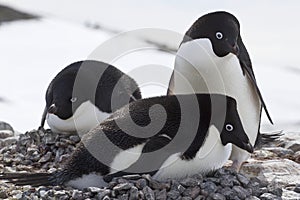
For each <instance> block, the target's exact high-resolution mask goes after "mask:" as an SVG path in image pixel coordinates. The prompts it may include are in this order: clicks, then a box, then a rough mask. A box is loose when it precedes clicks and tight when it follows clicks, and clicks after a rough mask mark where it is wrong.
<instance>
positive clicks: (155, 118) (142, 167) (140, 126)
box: [0, 94, 253, 188]
mask: <svg viewBox="0 0 300 200" xmlns="http://www.w3.org/2000/svg"><path fill="white" fill-rule="evenodd" d="M124 125H125V126H124ZM230 143H232V144H234V145H237V146H238V147H240V148H242V149H245V150H247V151H248V152H250V153H252V152H253V147H252V145H251V143H250V141H249V138H248V137H247V134H246V133H245V131H244V129H243V126H242V123H241V121H240V118H239V115H238V112H237V106H236V101H235V99H233V98H231V97H228V96H224V95H218V94H195V95H194V94H190V95H176V96H162V97H153V98H149V99H141V100H137V101H134V102H131V103H130V104H129V105H126V106H124V107H122V108H121V109H119V110H117V111H116V112H115V113H114V114H112V115H111V116H110V117H109V118H108V119H106V120H105V121H103V122H102V123H101V124H100V125H98V126H97V127H96V128H95V129H93V130H91V131H90V132H88V133H87V134H85V135H84V136H83V138H82V140H81V143H80V145H79V146H78V147H77V149H76V150H75V151H74V153H73V154H72V155H71V156H70V158H69V160H68V161H67V163H66V165H65V166H64V168H63V169H62V170H60V171H57V172H54V173H37V174H29V173H5V174H1V175H0V179H2V180H3V179H5V180H8V181H9V182H11V183H14V184H16V185H32V186H39V185H69V186H72V187H75V188H85V187H90V186H103V185H104V184H105V182H104V180H105V181H109V180H110V179H111V178H112V177H115V176H120V175H125V174H136V173H138V174H143V173H150V174H151V175H153V177H154V178H155V179H157V180H165V179H167V178H177V179H180V178H184V177H187V176H190V175H193V174H197V173H202V174H206V173H208V172H210V171H212V170H215V169H217V168H220V167H222V166H223V164H224V163H225V162H226V161H227V159H228V158H229V156H230V153H231V144H230Z"/></svg>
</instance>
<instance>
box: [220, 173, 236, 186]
mask: <svg viewBox="0 0 300 200" xmlns="http://www.w3.org/2000/svg"><path fill="white" fill-rule="evenodd" d="M233 179H234V176H231V175H224V176H223V177H222V179H221V182H220V185H221V186H223V187H233V185H234V184H233Z"/></svg>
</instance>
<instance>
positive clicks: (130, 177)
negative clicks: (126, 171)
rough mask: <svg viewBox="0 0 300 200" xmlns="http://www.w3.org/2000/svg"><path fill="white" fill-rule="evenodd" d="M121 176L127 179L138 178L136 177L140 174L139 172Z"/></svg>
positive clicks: (139, 176) (138, 177)
mask: <svg viewBox="0 0 300 200" xmlns="http://www.w3.org/2000/svg"><path fill="white" fill-rule="evenodd" d="M122 178H124V179H127V180H138V179H140V178H141V175H139V174H130V175H125V176H122Z"/></svg>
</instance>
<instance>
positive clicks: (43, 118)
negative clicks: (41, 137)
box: [39, 106, 48, 129]
mask: <svg viewBox="0 0 300 200" xmlns="http://www.w3.org/2000/svg"><path fill="white" fill-rule="evenodd" d="M47 111H48V109H47V106H45V108H44V112H43V115H42V120H41V125H40V127H39V129H42V128H44V125H45V121H46V115H47Z"/></svg>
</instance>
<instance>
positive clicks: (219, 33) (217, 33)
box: [216, 32, 223, 40]
mask: <svg viewBox="0 0 300 200" xmlns="http://www.w3.org/2000/svg"><path fill="white" fill-rule="evenodd" d="M216 38H217V39H218V40H221V39H222V38H223V33H221V32H216Z"/></svg>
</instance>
